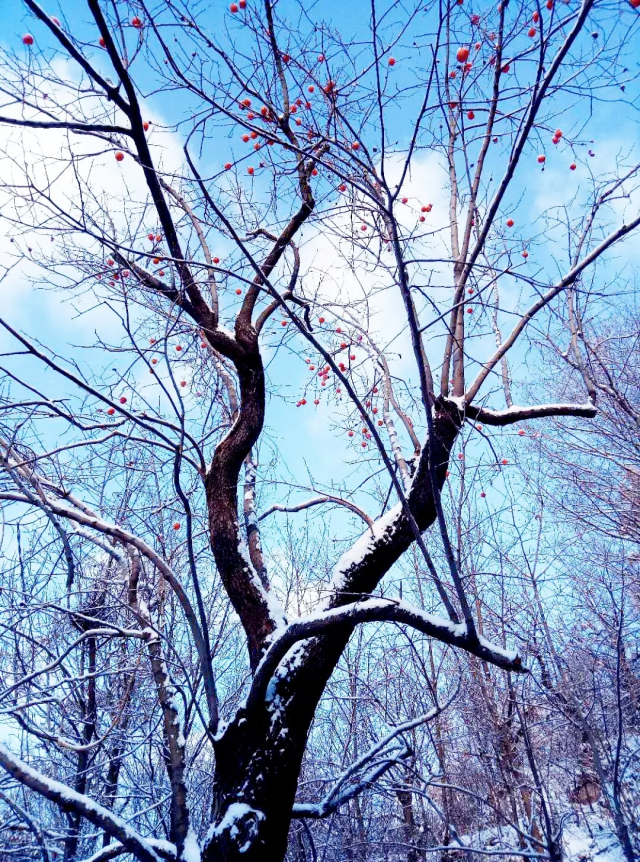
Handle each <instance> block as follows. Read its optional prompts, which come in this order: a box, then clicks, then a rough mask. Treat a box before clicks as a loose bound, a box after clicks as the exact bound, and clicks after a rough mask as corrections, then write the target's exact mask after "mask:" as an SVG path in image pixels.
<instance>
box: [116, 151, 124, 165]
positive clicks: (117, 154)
mask: <svg viewBox="0 0 640 862" xmlns="http://www.w3.org/2000/svg"><path fill="white" fill-rule="evenodd" d="M123 159H124V153H121V152H120V150H118V152H117V153H116V162H121V161H122V160H123Z"/></svg>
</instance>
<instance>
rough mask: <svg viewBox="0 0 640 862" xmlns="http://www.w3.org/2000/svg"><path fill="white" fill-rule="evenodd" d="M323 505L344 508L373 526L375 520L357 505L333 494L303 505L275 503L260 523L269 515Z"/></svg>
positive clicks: (263, 515)
mask: <svg viewBox="0 0 640 862" xmlns="http://www.w3.org/2000/svg"><path fill="white" fill-rule="evenodd" d="M322 503H334V504H335V505H336V506H344V507H345V508H346V509H350V510H351V511H352V512H353V513H354V514H356V515H358V517H359V518H362V520H363V521H364V522H365V523H366V524H368V526H369V527H371V526H372V525H373V520H372V519H371V518H370V517H369V516H368V515H367V513H366V512H363V511H362V509H360V508H359V506H356V505H355V503H351V502H350V501H349V500H343V499H342V497H334V496H333V495H332V494H320V495H319V496H317V497H311V498H310V499H309V500H305V501H304V502H303V503H296V504H294V505H292V506H283V505H281V504H280V503H275V504H274V505H273V506H270V507H269V508H268V509H267V510H266V512H263V513H262V514H261V515H260V517H259V518H258V521H262V520H263V519H264V518H266V517H267V516H268V515H271V514H273V512H301V511H302V510H303V509H310V508H311V507H312V506H319V505H321V504H322Z"/></svg>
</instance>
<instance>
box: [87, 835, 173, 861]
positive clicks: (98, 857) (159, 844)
mask: <svg viewBox="0 0 640 862" xmlns="http://www.w3.org/2000/svg"><path fill="white" fill-rule="evenodd" d="M145 841H146V842H147V844H149V845H150V846H151V847H153V849H154V850H155V851H156V853H157V854H158V856H160V857H161V858H162V859H166V860H167V862H173V860H175V858H176V848H175V846H174V845H173V844H172V843H171V842H170V841H165V840H163V839H158V838H146V839H145ZM127 852H128V851H127V848H126V847H124V846H123V845H122V844H121V843H120V841H113V842H112V843H111V844H107V846H106V847H102V848H101V849H100V850H97V851H96V852H95V853H93V854H92V855H91V856H87V857H86V858H85V859H82V860H81V862H109V859H116V858H117V857H118V856H122V855H123V853H127Z"/></svg>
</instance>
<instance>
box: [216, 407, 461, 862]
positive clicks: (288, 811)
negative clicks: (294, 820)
mask: <svg viewBox="0 0 640 862" xmlns="http://www.w3.org/2000/svg"><path fill="white" fill-rule="evenodd" d="M435 409H436V415H435V417H434V419H435V427H436V434H435V437H434V440H433V441H432V446H431V451H432V457H433V459H434V463H435V467H436V476H437V482H438V487H439V488H442V486H443V484H444V482H445V479H446V468H447V464H448V459H449V453H450V451H451V447H452V446H453V443H454V441H455V439H456V437H457V435H458V432H459V429H460V425H461V422H462V417H461V415H460V414H459V413H458V412H455V407H453V405H451V404H450V402H448V403H446V404H445V403H442V404H440V403H439V404H437V405H436V408H435ZM409 505H410V507H411V511H412V513H413V516H414V518H415V520H416V523H417V524H418V527H419V528H420V530H421V531H424V530H426V529H427V528H428V527H430V526H431V525H432V524H433V523H434V521H435V519H436V508H435V503H434V499H433V492H432V487H431V480H430V477H429V471H428V464H427V458H426V457H423V458H421V461H420V465H419V467H418V470H417V471H416V475H415V476H414V481H413V485H412V490H411V493H410V495H409ZM413 541H414V534H413V532H412V530H411V527H410V525H409V523H408V521H407V520H406V519H404V521H403V522H401V523H400V525H399V526H398V528H397V530H396V531H395V532H394V534H393V536H392V537H390V538H388V539H387V540H385V541H383V542H381V543H380V544H379V545H377V546H376V547H375V549H374V550H373V551H371V553H370V554H369V555H368V556H365V557H364V558H363V559H362V560H360V561H358V562H357V563H355V564H354V565H353V567H352V568H351V569H350V570H349V572H348V584H347V585H346V586H344V587H343V589H344V591H345V592H344V593H341V594H336V596H335V597H334V600H333V602H332V606H334V607H339V606H340V605H341V604H345V603H348V602H350V601H352V600H353V592H358V593H362V594H368V593H370V592H371V591H372V590H373V589H375V587H376V586H377V584H378V583H379V581H380V580H381V578H382V577H383V575H384V574H385V573H386V572H387V571H388V570H389V569H390V568H391V566H392V565H393V564H394V563H395V562H396V560H397V559H399V557H400V556H402V554H403V553H404V552H405V551H406V550H407V548H408V547H409V546H410V545H411V544H412V543H413ZM352 630H353V629H352V627H351V626H349V625H348V624H345V625H344V626H342V627H340V628H339V629H338V628H336V629H334V630H333V631H332V632H331V633H330V634H326V635H322V636H318V637H314V638H310V639H309V640H307V641H304V642H302V643H300V644H298V645H297V646H295V647H294V648H293V649H292V650H290V652H289V653H288V655H287V657H286V658H285V659H284V660H283V661H282V662H281V663H280V666H279V667H278V670H277V671H276V674H275V675H274V677H273V678H272V680H271V683H270V685H269V690H268V694H267V696H266V697H265V701H264V702H263V703H261V704H260V705H259V706H258V707H254V708H253V709H252V712H251V714H249V713H248V712H247V710H246V709H242V710H240V711H239V712H238V713H237V715H236V716H235V717H234V719H233V721H232V722H231V724H230V725H229V726H228V727H227V729H226V730H225V732H224V734H223V735H222V737H221V738H220V739H219V740H218V742H217V743H216V746H215V754H216V777H215V782H214V806H213V827H212V829H211V830H210V833H209V837H208V840H207V842H206V844H205V848H204V851H203V862H258V860H260V862H264V860H265V859H268V860H269V862H282V860H283V859H284V856H285V853H286V850H287V836H288V833H289V825H290V822H291V815H292V809H293V804H294V800H295V793H296V788H297V783H298V775H299V772H300V766H301V763H302V758H303V755H304V751H305V748H306V743H307V735H308V732H309V728H310V727H311V723H312V721H313V717H314V715H315V710H316V707H317V704H318V702H319V700H320V698H321V697H322V693H323V692H324V690H325V687H326V684H327V682H328V680H329V677H330V676H331V674H332V672H333V670H334V668H335V666H336V665H337V663H338V661H339V659H340V656H341V655H342V653H343V651H344V649H345V647H346V645H347V642H348V640H349V637H350V636H351V632H352Z"/></svg>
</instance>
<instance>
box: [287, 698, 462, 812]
mask: <svg viewBox="0 0 640 862" xmlns="http://www.w3.org/2000/svg"><path fill="white" fill-rule="evenodd" d="M458 690H459V686H458V688H456V691H455V692H454V694H453V695H452V696H451V697H450V698H449V700H448V701H447V702H446V704H444V705H443V706H435V707H434V708H433V709H430V710H429V712H426V713H423V714H422V715H419V716H418V717H417V718H412V719H409V720H408V721H404V722H402V724H398V725H396V726H395V727H394V728H392V729H391V730H390V731H389V733H387V734H385V736H383V737H382V739H380V740H379V741H378V742H377V743H376V744H375V745H374V746H373V747H372V748H370V749H369V750H368V751H367V752H365V753H364V754H363V755H362V756H361V757H359V758H358V759H357V760H356V761H355V762H354V763H352V764H351V766H350V767H349V768H348V769H347V770H345V772H344V773H343V774H342V775H341V776H340V778H339V779H338V780H337V781H336V783H335V784H334V786H333V787H332V788H331V790H330V791H329V793H327V794H326V796H325V797H324V799H323V800H322V801H321V802H318V803H315V804H310V803H300V804H297V805H294V807H293V816H294V817H310V818H313V819H319V818H322V817H327V816H328V815H329V814H332V813H333V812H334V811H336V810H337V809H338V808H339V807H340V806H341V805H344V804H345V802H348V801H349V800H350V799H353V798H354V796H357V795H358V794H359V793H361V792H362V791H363V790H366V788H367V787H369V786H370V785H371V784H372V783H373V782H374V781H376V780H377V779H378V778H380V776H381V775H383V774H384V773H385V772H388V770H389V769H391V768H392V767H393V766H395V765H396V764H397V763H398V762H399V761H401V760H403V759H404V758H405V757H407V756H408V754H409V749H408V748H406V747H404V748H403V749H402V751H401V752H400V753H399V754H397V755H396V756H395V757H389V756H388V755H387V756H386V757H385V758H384V759H383V761H382V762H381V763H377V764H376V765H375V766H374V767H373V768H372V769H370V770H369V772H367V773H366V774H365V775H364V776H363V777H362V778H361V779H360V780H359V781H356V782H352V783H351V784H347V782H348V780H349V779H350V778H351V776H353V775H355V774H356V773H357V772H359V771H360V770H361V769H362V768H363V767H364V766H365V765H366V764H367V763H368V762H369V761H371V760H373V758H375V757H376V756H377V755H378V754H380V753H381V752H382V751H383V750H384V748H386V746H387V745H389V743H390V742H393V740H394V739H395V738H396V737H397V736H400V734H402V733H406V732H407V731H409V730H413V729H414V728H416V727H419V726H420V725H421V724H426V723H427V722H428V721H432V720H433V719H434V718H436V717H437V716H438V715H440V713H441V712H443V710H445V709H446V708H447V707H448V706H449V705H450V704H451V702H452V701H453V700H454V699H455V697H456V696H457V694H458ZM345 785H346V786H345Z"/></svg>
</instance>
